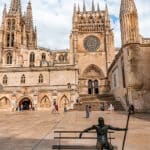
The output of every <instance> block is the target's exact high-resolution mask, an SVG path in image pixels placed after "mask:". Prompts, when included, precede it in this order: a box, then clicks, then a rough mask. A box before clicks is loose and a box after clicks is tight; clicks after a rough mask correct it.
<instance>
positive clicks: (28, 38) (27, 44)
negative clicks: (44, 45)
mask: <svg viewBox="0 0 150 150" xmlns="http://www.w3.org/2000/svg"><path fill="white" fill-rule="evenodd" d="M29 41H30V39H29V35H28V34H27V47H29Z"/></svg>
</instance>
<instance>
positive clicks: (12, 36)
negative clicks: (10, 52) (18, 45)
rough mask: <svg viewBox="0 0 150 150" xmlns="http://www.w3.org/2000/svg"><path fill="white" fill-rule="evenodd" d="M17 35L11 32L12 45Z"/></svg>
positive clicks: (12, 45)
mask: <svg viewBox="0 0 150 150" xmlns="http://www.w3.org/2000/svg"><path fill="white" fill-rule="evenodd" d="M14 40H15V36H14V33H12V34H11V47H14Z"/></svg>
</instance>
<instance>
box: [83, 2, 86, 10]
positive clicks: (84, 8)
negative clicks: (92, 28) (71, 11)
mask: <svg viewBox="0 0 150 150" xmlns="http://www.w3.org/2000/svg"><path fill="white" fill-rule="evenodd" d="M83 12H86V6H85V0H83Z"/></svg>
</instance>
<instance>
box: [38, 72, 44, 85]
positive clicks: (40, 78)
mask: <svg viewBox="0 0 150 150" xmlns="http://www.w3.org/2000/svg"><path fill="white" fill-rule="evenodd" d="M43 82H44V78H43V75H42V74H40V75H39V83H43Z"/></svg>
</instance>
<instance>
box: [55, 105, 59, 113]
mask: <svg viewBox="0 0 150 150" xmlns="http://www.w3.org/2000/svg"><path fill="white" fill-rule="evenodd" d="M55 110H56V112H57V113H59V110H58V104H56V105H55Z"/></svg>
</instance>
